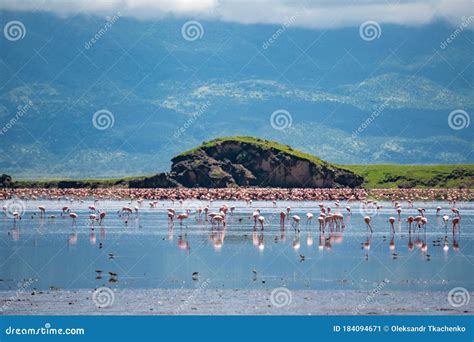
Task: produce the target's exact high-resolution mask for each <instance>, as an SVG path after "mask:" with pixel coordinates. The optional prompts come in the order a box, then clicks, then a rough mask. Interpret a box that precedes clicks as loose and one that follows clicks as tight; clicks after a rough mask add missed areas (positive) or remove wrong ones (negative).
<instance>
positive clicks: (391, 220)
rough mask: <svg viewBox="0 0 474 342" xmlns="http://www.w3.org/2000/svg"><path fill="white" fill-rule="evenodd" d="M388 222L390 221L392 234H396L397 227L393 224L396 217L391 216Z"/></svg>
mask: <svg viewBox="0 0 474 342" xmlns="http://www.w3.org/2000/svg"><path fill="white" fill-rule="evenodd" d="M388 222H390V232H391V233H392V234H395V227H394V226H393V224H394V223H395V217H392V216H390V217H389V218H388Z"/></svg>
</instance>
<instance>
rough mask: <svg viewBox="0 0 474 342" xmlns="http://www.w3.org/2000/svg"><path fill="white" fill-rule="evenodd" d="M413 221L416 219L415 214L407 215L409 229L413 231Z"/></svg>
mask: <svg viewBox="0 0 474 342" xmlns="http://www.w3.org/2000/svg"><path fill="white" fill-rule="evenodd" d="M413 221H415V218H414V217H413V216H408V217H407V222H408V231H409V232H411V225H412V224H413Z"/></svg>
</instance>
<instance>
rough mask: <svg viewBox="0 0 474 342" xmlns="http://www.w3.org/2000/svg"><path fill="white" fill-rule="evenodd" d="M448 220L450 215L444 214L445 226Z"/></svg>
mask: <svg viewBox="0 0 474 342" xmlns="http://www.w3.org/2000/svg"><path fill="white" fill-rule="evenodd" d="M448 221H449V216H448V215H443V223H444V225H445V226H446V225H447V224H448Z"/></svg>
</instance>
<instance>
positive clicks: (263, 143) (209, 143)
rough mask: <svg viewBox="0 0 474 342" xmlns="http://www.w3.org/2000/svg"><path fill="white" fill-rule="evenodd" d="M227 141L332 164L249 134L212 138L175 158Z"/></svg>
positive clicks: (318, 162) (326, 164)
mask: <svg viewBox="0 0 474 342" xmlns="http://www.w3.org/2000/svg"><path fill="white" fill-rule="evenodd" d="M227 141H236V142H243V143H249V144H254V145H257V146H260V147H262V148H264V149H274V150H277V151H282V152H284V153H287V154H289V155H292V156H294V157H297V158H301V159H306V160H309V161H311V162H313V163H315V164H322V165H325V166H328V167H331V166H332V164H330V163H328V162H326V161H324V160H322V159H320V158H318V157H316V156H313V155H312V154H309V153H305V152H302V151H299V150H295V149H294V148H292V147H291V146H288V145H283V144H280V143H278V142H276V141H270V140H265V139H259V138H254V137H249V136H235V137H222V138H217V139H214V140H211V141H207V142H204V143H202V145H200V146H197V147H195V148H193V149H191V150H188V151H185V152H183V153H181V154H179V155H178V156H176V158H179V157H184V156H187V155H190V154H192V153H194V152H196V151H199V150H201V149H206V148H210V147H213V146H216V145H219V144H220V143H223V142H227Z"/></svg>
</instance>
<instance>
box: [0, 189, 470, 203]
mask: <svg viewBox="0 0 474 342" xmlns="http://www.w3.org/2000/svg"><path fill="white" fill-rule="evenodd" d="M10 198H19V199H24V200H36V199H48V200H61V199H63V200H65V199H89V198H94V199H109V200H124V199H131V200H133V199H144V200H172V201H174V200H244V201H250V200H258V201H277V200H279V201H325V200H326V201H327V200H346V201H351V200H354V201H361V200H367V199H375V200H402V201H404V200H412V201H413V200H425V201H430V200H438V201H449V202H451V201H474V189H350V188H341V189H324V188H254V187H248V188H80V189H78V188H61V189H60V188H4V189H1V190H0V200H8V199H10Z"/></svg>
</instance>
